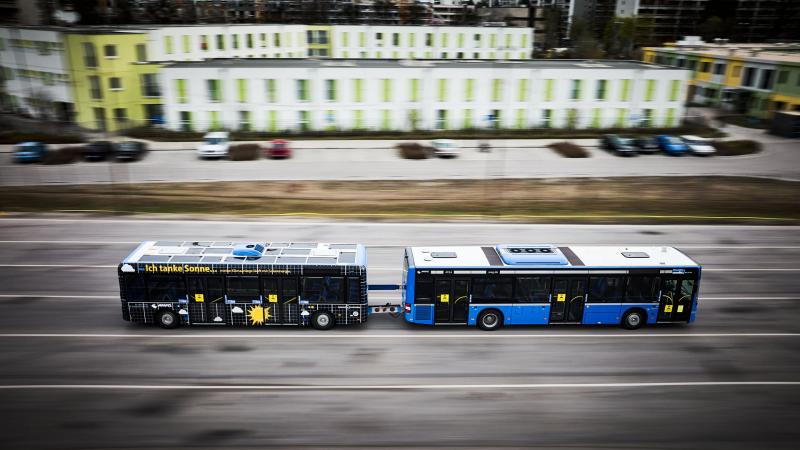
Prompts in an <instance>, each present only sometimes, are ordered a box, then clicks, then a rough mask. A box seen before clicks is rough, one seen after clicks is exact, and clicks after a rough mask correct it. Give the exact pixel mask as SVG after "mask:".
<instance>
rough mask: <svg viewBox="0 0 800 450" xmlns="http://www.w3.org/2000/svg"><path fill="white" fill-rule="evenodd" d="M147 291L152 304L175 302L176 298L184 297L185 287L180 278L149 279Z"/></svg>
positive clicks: (160, 277)
mask: <svg viewBox="0 0 800 450" xmlns="http://www.w3.org/2000/svg"><path fill="white" fill-rule="evenodd" d="M147 290H148V292H149V295H150V301H153V302H177V301H178V298H181V297H185V296H186V286H185V283H184V282H183V277H180V276H173V277H162V276H159V277H150V278H149V279H148V280H147Z"/></svg>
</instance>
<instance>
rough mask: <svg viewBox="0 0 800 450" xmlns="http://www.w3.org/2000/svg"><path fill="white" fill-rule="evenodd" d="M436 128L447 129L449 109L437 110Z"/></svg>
mask: <svg viewBox="0 0 800 450" xmlns="http://www.w3.org/2000/svg"><path fill="white" fill-rule="evenodd" d="M436 129H437V130H445V129H447V110H445V109H437V110H436Z"/></svg>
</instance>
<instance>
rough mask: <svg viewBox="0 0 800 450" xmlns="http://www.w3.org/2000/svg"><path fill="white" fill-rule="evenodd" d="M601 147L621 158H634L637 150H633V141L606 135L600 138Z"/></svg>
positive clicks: (614, 135)
mask: <svg viewBox="0 0 800 450" xmlns="http://www.w3.org/2000/svg"><path fill="white" fill-rule="evenodd" d="M600 145H601V146H602V147H603V148H605V149H607V150H611V151H613V152H615V153H616V154H617V155H619V156H634V155H636V149H634V148H633V140H632V139H626V138H622V137H619V136H617V135H616V134H606V135H604V136H603V137H602V138H600Z"/></svg>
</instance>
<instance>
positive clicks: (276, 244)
mask: <svg viewBox="0 0 800 450" xmlns="http://www.w3.org/2000/svg"><path fill="white" fill-rule="evenodd" d="M269 246H270V247H271V248H283V247H288V246H289V243H288V242H273V243H271V244H269Z"/></svg>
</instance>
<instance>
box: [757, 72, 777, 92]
mask: <svg viewBox="0 0 800 450" xmlns="http://www.w3.org/2000/svg"><path fill="white" fill-rule="evenodd" d="M774 76H775V71H774V70H772V69H764V70H762V71H761V83H759V85H758V87H759V89H772V81H773V79H774Z"/></svg>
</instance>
